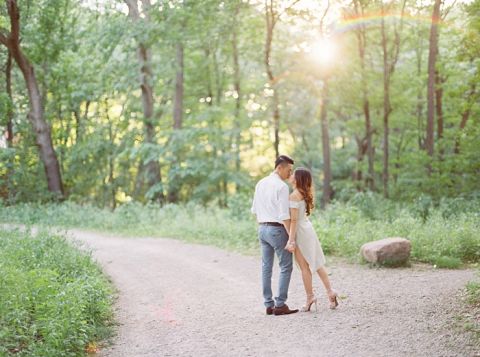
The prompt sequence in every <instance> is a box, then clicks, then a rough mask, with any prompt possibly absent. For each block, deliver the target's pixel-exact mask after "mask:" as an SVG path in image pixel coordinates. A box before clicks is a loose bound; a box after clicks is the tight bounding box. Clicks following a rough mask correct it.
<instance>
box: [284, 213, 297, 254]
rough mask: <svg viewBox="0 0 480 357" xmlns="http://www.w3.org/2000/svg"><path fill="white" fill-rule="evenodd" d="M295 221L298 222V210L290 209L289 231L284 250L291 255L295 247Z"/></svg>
mask: <svg viewBox="0 0 480 357" xmlns="http://www.w3.org/2000/svg"><path fill="white" fill-rule="evenodd" d="M297 221H298V208H293V207H291V208H290V231H289V234H288V242H287V246H286V249H287V250H288V251H289V252H290V253H293V251H294V250H295V246H296V239H297V237H296V233H297Z"/></svg>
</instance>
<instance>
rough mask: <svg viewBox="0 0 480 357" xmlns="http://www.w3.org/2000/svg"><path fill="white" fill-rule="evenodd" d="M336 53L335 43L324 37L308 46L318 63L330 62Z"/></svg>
mask: <svg viewBox="0 0 480 357" xmlns="http://www.w3.org/2000/svg"><path fill="white" fill-rule="evenodd" d="M336 53H337V47H336V45H335V43H334V42H333V41H332V40H331V39H329V38H326V37H324V38H320V39H319V40H317V41H315V42H314V43H313V44H312V45H311V47H310V54H311V56H312V58H313V59H314V60H315V61H317V62H319V63H320V64H331V63H332V62H333V61H334V60H335V58H336Z"/></svg>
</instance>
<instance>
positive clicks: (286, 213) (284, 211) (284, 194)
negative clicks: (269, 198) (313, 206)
mask: <svg viewBox="0 0 480 357" xmlns="http://www.w3.org/2000/svg"><path fill="white" fill-rule="evenodd" d="M278 198H279V202H278V203H279V209H280V217H279V218H280V220H281V221H282V222H283V225H284V226H285V229H286V230H287V233H288V232H290V204H289V192H288V186H287V185H284V186H283V187H282V188H281V190H280V193H279V197H278Z"/></svg>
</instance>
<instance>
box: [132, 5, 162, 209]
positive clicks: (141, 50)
mask: <svg viewBox="0 0 480 357" xmlns="http://www.w3.org/2000/svg"><path fill="white" fill-rule="evenodd" d="M125 2H126V4H127V5H128V9H129V12H128V15H129V16H130V17H131V18H132V20H133V21H135V22H140V21H149V20H150V17H149V14H148V8H149V7H150V6H151V4H150V0H142V11H143V17H144V19H145V20H142V19H141V17H140V11H139V8H138V1H137V0H125ZM137 55H138V61H139V63H140V88H141V90H142V107H143V123H144V128H145V142H146V143H148V144H155V143H156V141H155V136H156V135H155V123H154V117H153V113H154V97H153V84H152V81H153V78H152V69H151V66H150V59H151V55H150V50H149V49H148V48H147V47H146V46H145V44H144V43H142V42H140V43H139V45H138V50H137ZM140 167H141V169H142V171H141V172H140V173H139V174H143V170H145V175H146V182H147V186H148V188H151V187H153V186H155V185H157V184H161V182H162V176H161V170H160V163H159V162H158V159H153V160H150V161H148V162H146V163H145V164H142V165H141V166H140ZM142 182H143V180H142ZM150 200H151V201H154V202H155V201H156V202H159V203H163V202H164V201H165V196H164V194H163V191H158V192H156V193H155V194H154V195H153V196H152V197H151V199H150Z"/></svg>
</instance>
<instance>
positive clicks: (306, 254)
mask: <svg viewBox="0 0 480 357" xmlns="http://www.w3.org/2000/svg"><path fill="white" fill-rule="evenodd" d="M289 182H290V184H291V185H292V187H293V188H294V191H293V192H292V193H291V195H290V219H291V223H290V232H289V240H288V243H287V246H286V247H285V249H287V250H288V251H289V252H293V253H294V254H295V260H296V261H297V264H298V266H299V267H300V270H301V271H302V279H303V285H304V286H305V292H306V293H307V303H306V304H305V306H303V307H302V311H310V308H311V306H312V304H315V309H317V298H316V297H315V295H314V294H313V287H312V275H313V273H314V272H317V274H318V276H319V277H320V279H321V280H322V283H323V285H324V286H325V289H326V290H327V295H328V299H329V301H330V308H331V309H335V308H336V307H337V306H338V299H337V298H338V295H337V293H336V292H335V291H334V290H332V287H331V285H330V280H329V279H328V274H327V271H326V270H325V256H324V254H323V251H322V247H321V246H320V242H319V240H318V237H317V234H316V233H315V230H314V229H313V226H312V223H311V222H310V221H309V220H308V216H309V215H310V212H311V210H312V209H313V207H314V206H313V190H312V174H311V173H310V171H309V170H308V169H305V168H303V167H299V168H297V169H296V170H295V172H294V173H293V174H292V175H291V176H290V179H289Z"/></svg>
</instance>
